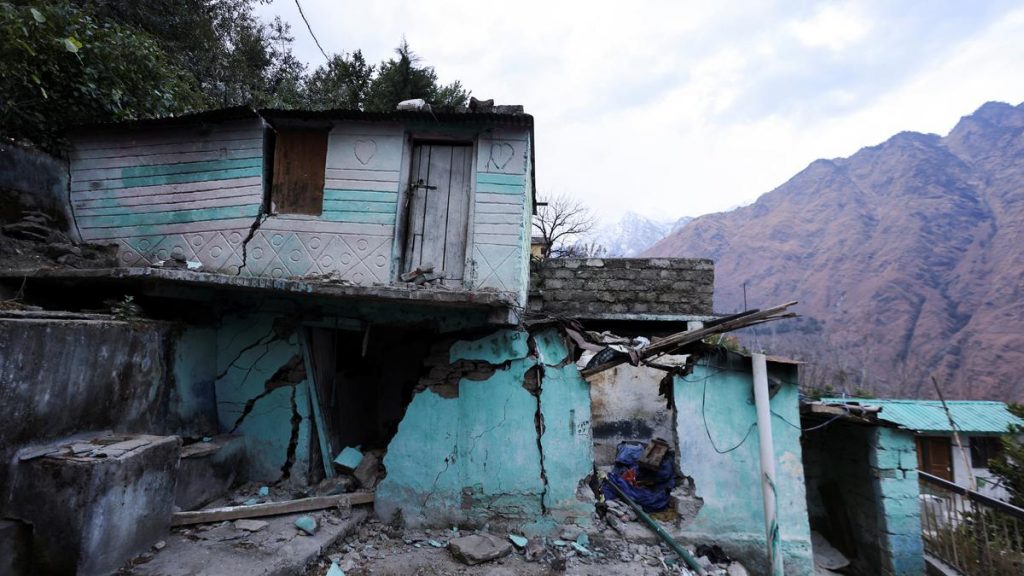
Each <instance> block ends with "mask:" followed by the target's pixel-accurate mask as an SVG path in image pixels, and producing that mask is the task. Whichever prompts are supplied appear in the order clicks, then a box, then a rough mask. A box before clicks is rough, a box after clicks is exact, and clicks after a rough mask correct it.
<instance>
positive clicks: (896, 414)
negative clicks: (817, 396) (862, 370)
mask: <svg viewBox="0 0 1024 576" xmlns="http://www.w3.org/2000/svg"><path fill="white" fill-rule="evenodd" d="M821 401H822V402H825V403H828V404H845V403H848V402H856V403H858V404H860V405H862V406H880V407H881V408H882V412H881V413H880V414H879V415H878V418H879V419H880V420H885V421H887V422H892V423H893V424H897V425H899V426H902V427H904V428H908V429H910V430H916V431H918V432H945V433H952V432H953V431H952V429H951V428H950V426H949V419H948V418H947V417H946V412H945V411H944V410H943V409H942V402H940V401H938V400H885V399H875V398H822V399H821ZM946 405H947V406H949V412H950V413H951V414H952V415H953V421H954V422H956V427H957V429H958V430H959V431H960V432H964V433H977V434H985V433H1003V432H1006V430H1007V427H1009V425H1010V424H1018V425H1024V420H1021V419H1020V418H1017V417H1016V416H1014V415H1013V414H1011V413H1010V411H1009V410H1008V409H1007V408H1006V404H1005V403H1003V402H987V401H980V400H947V401H946Z"/></svg>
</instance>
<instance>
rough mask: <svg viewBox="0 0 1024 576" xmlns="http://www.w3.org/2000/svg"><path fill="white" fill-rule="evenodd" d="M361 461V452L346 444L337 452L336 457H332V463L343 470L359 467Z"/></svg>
mask: <svg viewBox="0 0 1024 576" xmlns="http://www.w3.org/2000/svg"><path fill="white" fill-rule="evenodd" d="M362 461H363V453H362V452H360V451H359V449H357V448H353V447H351V446H348V447H346V448H345V449H344V450H342V451H341V453H340V454H338V457H337V458H335V459H334V464H335V465H337V466H338V468H341V469H342V470H344V471H345V472H352V471H354V470H355V469H356V468H358V467H359V464H360V463H361V462H362Z"/></svg>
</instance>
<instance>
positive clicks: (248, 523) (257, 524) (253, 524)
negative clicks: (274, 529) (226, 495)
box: [235, 519, 267, 532]
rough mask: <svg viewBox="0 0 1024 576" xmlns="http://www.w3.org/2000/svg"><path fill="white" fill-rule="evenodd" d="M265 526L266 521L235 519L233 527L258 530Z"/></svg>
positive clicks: (251, 530)
mask: <svg viewBox="0 0 1024 576" xmlns="http://www.w3.org/2000/svg"><path fill="white" fill-rule="evenodd" d="M266 527H267V523H266V522H264V521H263V520H246V519H242V520H235V528H236V529H238V530H245V531H246V532H259V531H260V530H263V529H264V528H266Z"/></svg>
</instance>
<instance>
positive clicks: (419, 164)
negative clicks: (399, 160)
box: [401, 145, 429, 272]
mask: <svg viewBox="0 0 1024 576" xmlns="http://www.w3.org/2000/svg"><path fill="white" fill-rule="evenodd" d="M428 150H429V149H428V147H427V146H422V145H418V146H415V147H413V150H412V167H411V168H410V170H409V174H410V176H409V209H408V215H407V218H408V232H407V233H406V237H405V249H404V250H403V252H402V255H403V263H402V269H401V271H402V272H408V271H410V270H412V269H413V268H415V267H416V266H418V265H419V247H420V245H422V244H423V214H424V211H425V210H426V204H425V203H424V195H423V192H424V191H425V190H424V189H423V188H419V187H417V186H416V185H415V184H416V183H418V182H421V181H422V182H423V183H426V181H427V165H428V159H429V152H428Z"/></svg>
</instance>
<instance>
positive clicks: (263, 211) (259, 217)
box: [235, 200, 270, 276]
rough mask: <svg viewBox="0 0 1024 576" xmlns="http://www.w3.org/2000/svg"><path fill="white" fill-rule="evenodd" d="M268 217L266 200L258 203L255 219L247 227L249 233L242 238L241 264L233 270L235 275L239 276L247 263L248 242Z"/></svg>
mask: <svg viewBox="0 0 1024 576" xmlns="http://www.w3.org/2000/svg"><path fill="white" fill-rule="evenodd" d="M269 217H270V214H268V213H267V207H266V200H264V203H263V204H260V211H259V212H258V213H257V214H256V219H255V220H253V223H252V226H250V227H249V234H248V236H246V237H245V239H244V240H242V264H241V265H239V266H238V271H237V272H235V276H241V275H242V270H243V269H244V268H245V267H246V266H247V265H248V264H249V242H252V239H253V238H255V237H256V231H257V230H259V229H260V226H261V225H262V224H263V222H264V221H266V219H267V218H269Z"/></svg>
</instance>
